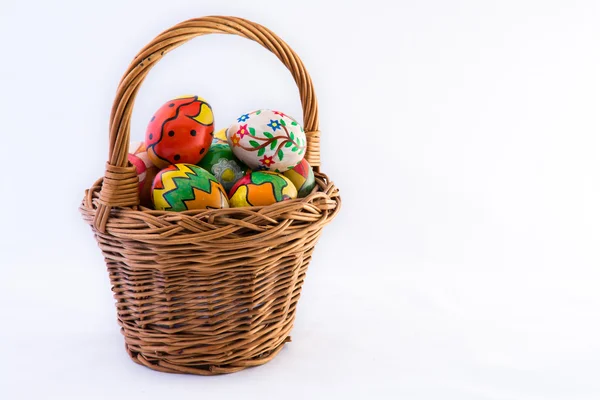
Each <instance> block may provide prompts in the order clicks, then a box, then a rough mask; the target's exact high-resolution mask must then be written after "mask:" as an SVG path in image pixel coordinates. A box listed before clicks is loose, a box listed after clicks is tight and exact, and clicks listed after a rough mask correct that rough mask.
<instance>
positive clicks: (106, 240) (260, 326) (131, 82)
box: [80, 17, 341, 375]
mask: <svg viewBox="0 0 600 400" xmlns="http://www.w3.org/2000/svg"><path fill="white" fill-rule="evenodd" d="M208 33H227V34H236V35H239V36H243V37H246V38H249V39H251V40H254V41H256V42H258V43H260V44H261V45H262V46H264V47H266V48H267V49H269V50H270V51H271V52H273V54H275V55H276V56H277V57H278V58H279V59H280V60H281V62H282V63H283V64H285V66H286V67H287V68H288V69H289V70H290V72H291V73H292V76H293V77H294V79H295V81H296V83H297V85H298V89H299V92H300V97H301V100H302V107H303V110H304V124H305V129H306V133H307V147H308V149H307V153H306V158H307V160H308V161H309V162H310V163H311V165H313V166H314V169H315V176H316V182H317V185H316V187H315V189H314V190H313V191H312V193H311V194H309V195H308V196H307V197H305V198H302V199H295V200H288V201H284V202H281V203H276V204H273V205H271V206H266V207H245V208H231V209H222V210H193V211H186V212H165V211H157V210H150V209H148V208H144V207H141V206H139V197H138V191H137V187H138V180H137V177H136V174H135V168H133V167H132V166H131V165H129V164H128V162H127V149H128V142H129V128H130V121H131V112H132V107H133V101H134V98H135V95H136V93H137V91H138V89H139V86H140V84H141V83H142V81H143V79H144V78H145V76H146V75H147V73H148V71H149V70H150V68H151V67H152V66H153V65H154V64H155V63H156V62H157V61H158V60H159V59H160V58H161V57H162V56H163V55H164V54H166V53H167V52H168V51H170V50H172V49H174V48H175V47H177V46H180V45H181V44H183V43H185V42H186V41H188V40H190V39H191V38H193V37H195V36H200V35H205V34H208ZM319 137H320V132H319V129H318V112H317V102H316V97H315V94H314V89H313V86H312V82H311V80H310V76H309V75H308V73H307V72H306V70H305V68H304V65H303V64H302V61H300V59H299V58H298V56H297V55H296V54H295V53H294V52H293V51H292V50H291V49H290V48H289V47H288V46H287V45H286V44H285V43H284V42H283V41H282V40H281V39H279V38H278V37H277V36H275V35H274V34H273V33H272V32H271V31H269V30H268V29H266V28H264V27H262V26H260V25H258V24H255V23H253V22H249V21H246V20H243V19H240V18H234V17H205V18H198V19H192V20H189V21H186V22H183V23H181V24H178V25H176V26H174V27H173V28H171V29H168V30H167V31H165V32H163V33H162V34H160V35H159V36H158V37H156V38H155V39H154V40H153V41H152V42H150V43H149V44H148V45H147V46H146V47H144V48H143V49H142V50H141V51H140V53H139V54H138V56H137V57H136V58H135V59H134V61H133V62H132V63H131V65H130V66H129V68H128V69H127V71H126V73H125V75H124V76H123V79H122V80H121V84H120V85H119V88H118V90H117V95H116V99H115V102H114V105H113V109H112V113H111V122H110V152H109V161H108V163H107V165H106V171H105V175H104V177H103V178H101V179H99V180H97V181H96V182H95V183H94V184H93V185H92V187H91V188H90V189H89V190H87V191H86V193H85V197H84V199H83V202H82V204H81V207H80V211H81V213H82V215H83V218H84V220H85V221H86V223H88V224H89V225H90V226H91V227H92V230H93V232H94V234H95V237H96V240H97V242H98V245H99V247H100V249H101V251H102V253H103V255H104V258H105V261H106V265H107V268H108V272H109V277H110V280H111V284H112V290H113V292H114V297H115V299H116V301H117V303H116V306H117V315H118V321H119V325H120V326H121V331H122V333H123V335H124V337H125V345H126V349H127V352H128V354H129V355H130V357H131V358H132V360H133V361H135V362H137V363H139V364H141V365H145V366H147V367H149V368H152V369H155V370H158V371H163V372H174V373H191V374H198V375H213V374H222V373H230V372H236V371H239V370H241V369H244V368H247V367H252V366H256V365H261V364H264V363H266V362H268V361H269V360H271V359H272V358H273V357H275V355H277V354H278V353H279V352H280V351H281V349H282V348H283V345H284V344H285V343H287V342H289V341H290V340H291V339H290V337H289V333H290V331H291V329H292V326H293V322H294V317H295V311H296V306H297V303H298V299H299V297H300V291H301V289H302V284H303V282H304V278H305V275H306V269H307V267H308V264H309V262H310V260H311V257H312V253H313V250H314V246H315V244H316V242H317V241H318V239H319V236H320V234H321V231H322V229H323V227H324V226H325V225H327V224H328V223H329V222H330V221H331V220H332V219H333V218H334V217H335V216H336V215H337V213H338V212H339V209H340V206H341V199H340V197H339V193H338V189H337V187H336V186H335V185H334V184H333V183H332V182H331V181H330V180H329V178H328V177H327V176H326V175H325V174H323V173H321V172H320V169H319V166H320V158H319V157H320V146H319Z"/></svg>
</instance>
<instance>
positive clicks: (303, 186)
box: [283, 158, 316, 197]
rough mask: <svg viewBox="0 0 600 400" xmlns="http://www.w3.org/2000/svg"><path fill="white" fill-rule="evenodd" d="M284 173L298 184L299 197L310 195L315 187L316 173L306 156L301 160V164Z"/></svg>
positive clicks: (295, 184)
mask: <svg viewBox="0 0 600 400" xmlns="http://www.w3.org/2000/svg"><path fill="white" fill-rule="evenodd" d="M283 175H284V176H285V177H287V178H288V179H289V180H290V181H292V183H293V184H294V186H296V189H298V197H306V196H308V195H309V194H310V192H311V191H312V190H313V188H314V187H315V183H316V182H315V173H314V172H313V169H312V167H311V166H310V164H309V163H308V161H306V159H304V158H303V159H302V161H300V164H298V165H296V166H295V167H294V168H292V169H288V170H287V171H285V172H284V173H283Z"/></svg>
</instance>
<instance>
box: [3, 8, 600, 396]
mask: <svg viewBox="0 0 600 400" xmlns="http://www.w3.org/2000/svg"><path fill="white" fill-rule="evenodd" d="M211 14H223V15H237V16H242V17H246V18H248V19H252V20H255V21H257V22H259V23H262V24H264V25H266V26H268V27H269V28H270V29H272V30H273V31H275V32H276V33H278V34H279V35H280V36H281V37H282V38H284V40H286V41H287V42H288V43H289V44H290V45H291V46H292V47H293V48H294V49H295V50H296V51H297V52H298V54H299V55H300V56H301V57H302V58H303V60H304V62H305V64H306V66H307V68H308V69H309V71H310V72H311V74H312V78H313V81H314V84H315V87H316V90H317V94H318V96H319V101H320V115H321V131H322V156H323V157H322V158H323V168H322V169H323V171H324V172H326V173H327V174H328V175H329V176H330V177H332V178H333V180H334V181H335V182H336V183H337V184H338V186H339V187H340V189H341V194H342V196H343V208H342V212H341V213H340V214H339V217H338V218H337V219H336V220H335V221H334V223H332V224H331V225H330V226H329V227H327V228H326V229H325V231H324V234H323V236H322V238H321V241H320V242H319V245H318V246H317V249H316V252H315V255H314V259H313V262H312V264H311V266H310V268H309V272H308V279H307V280H306V284H305V287H304V291H303V295H302V298H301V301H300V307H299V309H298V314H297V318H296V323H295V328H294V331H293V332H292V337H293V340H294V341H293V342H292V343H291V344H289V345H287V346H286V348H285V349H284V350H283V351H282V352H281V353H280V355H279V356H278V357H277V358H276V359H274V360H273V361H272V362H270V363H269V364H267V365H264V366H262V367H258V368H253V369H249V370H245V371H243V372H240V373H237V374H233V375H227V376H219V377H209V378H206V377H195V376H178V375H167V374H160V373H157V372H154V371H151V370H149V369H146V368H144V367H141V366H138V365H137V364H134V363H133V362H131V361H130V360H129V358H128V356H127V355H126V353H125V351H124V348H123V347H124V346H123V339H122V337H121V335H120V333H119V329H118V326H117V323H116V312H115V311H116V310H115V307H114V301H113V299H112V295H111V291H110V285H109V281H108V276H107V273H106V270H105V266H104V264H103V259H102V256H101V254H100V251H99V249H98V248H97V246H96V243H95V241H94V239H93V237H92V233H91V230H90V229H89V227H88V226H86V225H85V224H84V223H83V222H82V220H81V218H80V215H79V213H78V211H77V208H78V205H79V202H80V201H81V198H82V197H83V191H84V189H85V188H87V187H89V186H90V185H91V184H92V182H93V181H94V180H95V179H96V178H97V177H99V176H100V175H101V174H102V173H103V168H104V162H105V160H106V157H107V151H108V149H107V142H108V140H107V138H108V134H107V127H108V117H109V113H110V107H111V104H112V101H113V95H114V92H115V90H116V87H117V84H118V82H119V79H120V77H121V74H122V73H123V72H124V71H125V69H126V67H127V66H128V64H129V62H130V60H131V59H132V58H133V56H134V55H135V54H136V52H137V51H138V50H139V49H140V48H141V47H143V46H144V45H145V44H146V43H147V42H148V41H149V40H151V39H152V38H153V37H154V36H155V35H157V34H158V33H160V32H161V31H162V30H164V29H166V28H168V27H170V26H171V25H173V24H175V23H177V22H179V21H181V20H184V19H187V18H192V17H196V16H202V15H211ZM598 21H600V5H599V3H598V2H597V1H574V0H564V1H547V0H546V1H542V0H540V1H533V0H527V1H523V0H521V1H475V0H473V1H441V0H440V1H433V0H428V1H419V2H415V1H412V2H409V1H396V0H394V1H391V0H390V1H387V2H386V1H383V0H369V1H361V2H358V1H344V2H342V1H339V2H331V1H327V2H326V1H324V0H320V1H308V0H302V1H295V2H290V1H286V2H282V1H279V2H275V1H259V0H254V1H252V2H249V1H228V2H222V1H216V0H214V1H210V2H208V1H192V0H189V1H179V0H169V1H163V0H161V1H158V0H156V1H155V0H153V1H148V0H145V1H141V0H140V1H116V0H115V1H108V0H103V1H97V2H84V1H78V2H76V1H66V0H63V1H53V2H42V1H16V0H8V1H7V0H1V1H0V36H1V37H2V44H1V45H0V118H1V125H0V135H1V136H0V137H1V139H2V141H1V142H0V160H2V165H3V172H2V175H1V176H2V178H1V185H0V210H1V212H0V215H1V216H0V235H1V240H0V254H1V256H0V266H1V273H2V275H1V277H0V398H1V399H7V400H12V399H36V398H40V399H132V398H136V399H137V398H140V399H207V398H212V399H270V398H280V399H281V398H285V399H309V398H310V399H334V398H335V399H347V398H360V399H363V398H364V399H400V398H402V399H436V400H437V399H460V400H469V399H494V400H496V399H497V400H505V399H506V400H510V399H515V400H517V399H519V400H520V399H528V400H529V399H531V400H533V399H544V400H553V399H569V400H575V399H577V400H578V399H598V398H600V340H599V338H600V318H599V317H600V316H599V313H600V311H599V310H600V291H599V290H598V286H599V284H600V269H599V264H600V253H599V251H598V243H599V240H600V231H599V226H600V225H599V223H600V165H599V161H600V159H599V157H598V154H599V152H600V141H599V140H598V128H599V123H600V119H599V116H600V113H599V107H600V99H599V94H600V75H599V71H600V50H599V49H600V41H599V39H600V24H599V23H598ZM187 93H196V94H199V95H201V96H203V97H205V98H207V99H208V100H209V101H210V102H211V104H212V106H213V109H214V110H215V118H216V124H217V126H218V127H219V128H220V127H226V126H227V125H228V124H229V123H230V122H231V121H232V120H233V118H234V117H236V116H237V115H239V114H241V113H243V112H246V111H248V110H251V109H256V108H276V109H281V110H282V111H284V112H286V113H289V114H291V115H293V116H297V117H298V118H301V110H300V102H299V99H298V96H297V91H296V89H295V87H294V83H293V80H292V79H291V77H290V76H289V74H288V72H287V71H286V70H285V68H284V67H283V66H282V65H280V64H279V62H278V61H277V59H276V58H275V57H274V56H272V55H270V54H269V53H268V52H266V51H265V50H264V49H262V48H261V47H260V46H258V45H256V44H253V43H252V42H250V41H247V40H244V39H241V38H237V37H229V36H210V37H203V38H200V39H196V40H194V41H192V42H191V43H188V44H186V45H185V46H183V47H181V48H179V49H177V50H175V51H174V52H172V53H170V54H169V55H168V57H166V58H165V59H164V60H163V61H161V63H160V64H159V65H158V66H157V67H156V68H155V69H154V70H153V71H152V72H151V73H150V75H149V76H148V79H147V80H146V82H145V83H144V85H143V88H142V90H141V91H140V93H139V96H138V101H137V102H136V108H135V111H134V116H133V130H132V137H133V138H136V139H142V137H143V133H144V131H145V125H146V123H147V121H148V119H149V117H150V115H151V114H152V113H153V112H154V110H155V109H156V108H157V107H158V106H159V105H161V104H162V103H163V102H164V101H166V100H168V99H169V98H171V97H174V96H178V95H181V94H187Z"/></svg>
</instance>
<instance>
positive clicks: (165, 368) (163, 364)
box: [125, 336, 292, 376]
mask: <svg viewBox="0 0 600 400" xmlns="http://www.w3.org/2000/svg"><path fill="white" fill-rule="evenodd" d="M291 341H292V338H291V337H290V336H288V337H286V338H285V340H284V341H283V342H282V343H281V344H280V345H279V346H277V347H276V348H275V349H274V350H272V351H271V352H269V353H265V354H263V355H262V356H261V357H260V358H256V359H253V360H244V361H240V362H237V363H233V364H223V365H202V366H198V367H187V366H183V365H176V364H172V363H169V362H167V361H164V360H160V361H156V360H152V361H149V360H148V359H147V358H146V357H144V355H143V354H142V353H139V352H137V351H134V350H132V349H131V348H130V346H129V345H128V344H127V343H125V350H126V351H127V354H129V357H131V359H132V360H133V361H134V362H135V363H137V364H140V365H143V366H145V367H148V368H150V369H153V370H155V371H159V372H167V373H170V374H192V375H204V376H210V375H221V374H231V373H234V372H238V371H241V370H243V369H246V368H251V367H257V366H259V365H263V364H266V363H268V362H269V361H271V360H272V359H273V358H275V356H276V355H277V354H279V352H280V351H281V350H282V349H283V346H284V345H285V344H286V343H288V342H291Z"/></svg>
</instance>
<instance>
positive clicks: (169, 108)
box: [145, 96, 214, 168]
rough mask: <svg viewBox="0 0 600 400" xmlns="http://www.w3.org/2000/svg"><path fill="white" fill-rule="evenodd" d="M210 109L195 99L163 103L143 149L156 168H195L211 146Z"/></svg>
mask: <svg viewBox="0 0 600 400" xmlns="http://www.w3.org/2000/svg"><path fill="white" fill-rule="evenodd" d="M213 131H214V117H213V112H212V108H211V107H210V105H209V104H208V103H207V102H206V100H204V99H202V98H201V97H198V96H186V97H179V98H177V99H174V100H171V101H168V102H166V103H165V104H164V105H163V106H162V107H161V108H159V109H158V111H156V113H154V115H153V116H152V119H150V123H149V124H148V128H147V129H146V141H145V144H146V148H147V152H148V156H149V157H150V160H152V163H153V164H154V165H156V166H157V167H158V168H165V167H167V166H169V165H171V164H178V163H188V164H197V163H198V162H200V160H202V158H203V157H204V155H205V154H206V152H207V151H208V149H209V148H210V145H211V143H212V135H213Z"/></svg>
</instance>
